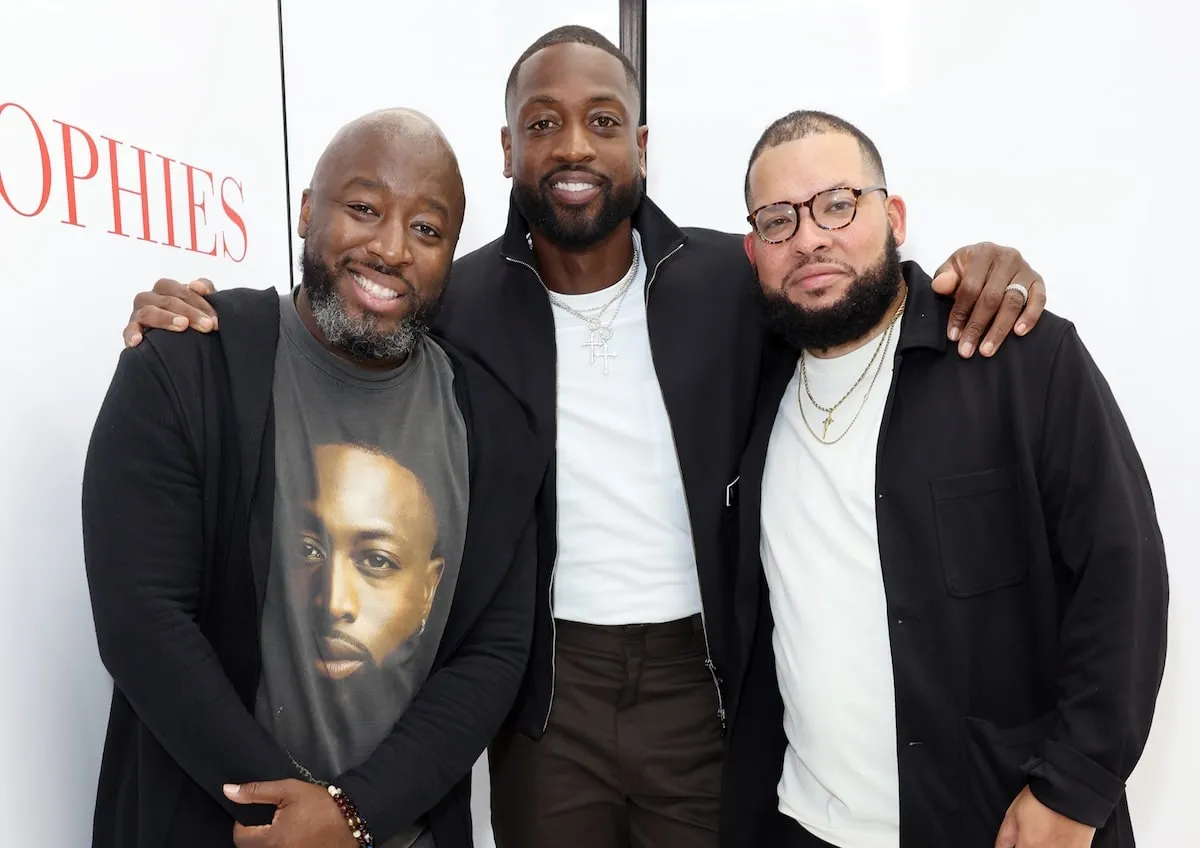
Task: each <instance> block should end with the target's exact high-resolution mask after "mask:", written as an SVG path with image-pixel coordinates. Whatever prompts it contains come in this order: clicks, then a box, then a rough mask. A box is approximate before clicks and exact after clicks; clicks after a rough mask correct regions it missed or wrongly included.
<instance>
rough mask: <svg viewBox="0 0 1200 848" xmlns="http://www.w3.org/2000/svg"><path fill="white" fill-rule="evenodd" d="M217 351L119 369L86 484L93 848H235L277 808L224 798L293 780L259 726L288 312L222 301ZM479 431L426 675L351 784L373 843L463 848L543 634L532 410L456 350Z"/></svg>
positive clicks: (160, 340) (180, 340)
mask: <svg viewBox="0 0 1200 848" xmlns="http://www.w3.org/2000/svg"><path fill="white" fill-rule="evenodd" d="M211 302H212V303H213V305H214V307H215V308H216V310H217V313H218V315H219V316H220V321H221V332H220V333H214V334H212V335H205V334H200V333H179V334H175V333H168V332H152V333H148V334H147V336H146V338H145V341H144V342H143V343H142V344H141V345H140V346H139V347H137V348H134V349H129V350H125V351H124V352H123V353H122V354H121V356H120V360H119V362H118V365H117V369H116V375H115V376H114V378H113V381H112V384H111V386H110V388H109V391H108V394H107V396H106V398H105V400H104V403H103V406H102V408H101V410H100V414H99V417H98V420H97V422H96V425H95V429H94V431H93V434H92V440H91V443H90V446H89V450H88V455H87V461H86V466H85V470H84V480H83V537H84V557H85V563H86V568H87V577H88V584H89V588H90V592H91V599H92V609H93V614H94V617H95V626H96V635H97V640H98V642H99V648H100V655H101V658H102V660H103V661H104V664H105V666H106V667H107V668H108V670H109V672H110V673H111V674H112V677H113V680H114V692H113V701H112V708H111V714H110V720H109V728H108V735H107V739H106V743H105V749H104V757H103V762H102V767H101V774H100V780H99V789H98V795H97V802H96V812H95V820H94V836H93V845H94V846H96V848H163V846H167V845H170V846H171V848H189V846H197V848H199V846H204V848H209V847H210V846H213V845H222V844H224V845H230V844H232V833H233V823H234V818H235V817H236V818H237V819H238V820H240V821H243V822H245V823H262V822H264V821H266V820H267V818H269V815H270V813H271V808H264V807H245V806H239V805H235V804H233V803H231V802H229V801H228V800H227V799H225V797H224V795H223V794H222V785H223V784H225V783H242V782H248V781H261V780H275V779H282V778H291V777H296V774H295V770H294V769H293V768H292V767H291V765H290V762H289V760H288V758H287V756H286V754H285V753H284V751H283V750H282V748H281V747H280V746H279V745H278V744H276V742H275V741H274V739H273V738H272V737H271V736H270V734H269V733H268V732H267V731H266V730H265V729H264V728H263V727H262V726H260V725H259V723H258V722H257V721H256V720H255V718H254V715H253V706H254V701H255V698H256V695H257V689H258V682H259V676H260V671H261V669H260V655H259V625H260V619H261V614H262V607H263V595H264V588H265V585H266V576H267V569H268V567H269V563H270V552H271V543H272V512H273V500H274V497H273V496H274V488H275V479H274V472H275V469H274V461H275V455H274V453H275V452H274V418H273V407H272V401H271V395H272V383H273V379H274V365H275V347H276V341H277V339H278V332H279V321H278V314H279V312H278V310H279V306H278V304H279V295H278V292H276V291H275V290H267V291H247V290H235V291H229V292H224V293H221V294H217V295H214V296H213V297H212V299H211ZM443 347H444V348H445V349H446V350H447V352H448V353H449V354H450V356H451V360H452V362H453V364H454V369H455V391H456V396H457V398H458V402H459V406H460V408H461V409H462V412H463V416H464V419H465V420H466V424H467V432H468V444H469V455H470V492H471V497H470V507H469V514H468V521H467V532H466V541H465V546H464V551H463V557H462V566H461V576H460V579H459V581H458V584H457V587H456V590H455V595H454V600H453V604H452V607H451V611H450V616H449V619H448V621H447V624H446V630H445V633H444V635H443V637H442V641H441V644H440V647H439V651H438V654H437V657H436V659H435V662H434V666H433V670H432V671H431V673H430V676H429V678H428V680H427V681H426V682H425V684H424V685H423V686H422V688H421V690H420V692H419V693H418V694H417V696H416V698H415V699H414V700H413V702H412V705H411V706H410V707H409V709H408V710H407V712H406V713H405V714H404V716H403V717H402V718H401V719H400V721H399V722H398V723H397V724H396V727H395V728H394V730H393V731H392V733H391V735H390V736H388V738H387V739H386V740H385V741H384V742H383V743H382V744H381V745H380V746H379V748H378V749H377V750H376V751H375V752H374V753H373V754H372V755H371V756H370V757H369V758H368V759H367V761H366V762H364V763H362V764H361V765H359V766H358V767H356V768H354V769H351V770H350V771H349V772H347V773H346V774H344V775H341V776H339V778H338V781H337V782H338V783H339V784H340V785H341V786H342V787H343V788H344V789H345V790H346V792H347V793H348V794H349V795H350V796H351V797H352V798H353V799H354V800H355V801H356V802H357V804H358V806H359V808H360V810H361V811H362V813H363V815H364V817H365V818H366V819H367V821H368V823H369V824H370V826H371V828H372V830H373V832H374V835H375V838H376V843H377V844H380V843H382V842H384V841H386V839H387V838H389V837H390V836H391V835H392V834H394V833H395V832H396V831H398V830H399V829H400V828H402V827H404V826H406V825H409V824H411V823H412V822H413V821H414V820H416V819H417V818H418V817H419V816H421V815H423V814H428V815H429V817H430V823H431V827H432V828H433V831H434V836H435V839H436V840H437V843H438V846H439V848H466V847H467V846H470V845H471V818H470V772H471V767H472V765H473V764H474V763H475V761H476V760H477V759H478V758H479V756H480V755H481V754H482V752H483V751H484V749H485V746H486V745H487V743H488V741H489V740H490V739H491V738H492V736H493V735H494V733H495V732H496V730H497V729H498V728H499V726H500V724H501V723H502V721H503V720H504V717H505V716H506V714H507V713H508V711H509V709H510V708H511V706H512V703H513V700H514V698H515V697H516V694H517V689H518V685H519V684H520V681H521V678H522V674H523V672H524V669H525V663H526V660H527V657H528V652H529V645H530V640H531V633H532V626H533V599H534V595H535V592H534V580H535V577H536V548H535V533H534V522H533V515H534V497H535V495H536V492H537V490H538V486H539V484H540V482H541V480H542V477H543V475H544V473H545V469H546V465H547V463H548V460H549V454H548V452H547V451H546V450H544V449H542V448H540V447H539V446H538V443H537V441H536V440H535V438H534V435H533V432H532V430H531V429H530V425H529V423H528V421H527V417H526V415H525V412H524V411H523V409H522V408H521V407H520V405H519V404H518V403H517V402H516V401H515V400H514V399H513V397H512V396H511V395H510V394H509V393H508V392H507V391H505V390H504V389H503V388H502V387H501V386H500V384H499V383H498V382H497V381H496V380H495V379H493V378H492V377H491V376H490V375H488V374H486V373H485V372H484V371H482V370H481V369H480V368H479V366H478V365H475V364H473V363H472V362H471V361H470V360H468V359H465V358H463V357H461V356H459V355H457V353H456V352H455V351H454V349H453V348H452V347H450V346H449V345H445V344H444V343H443Z"/></svg>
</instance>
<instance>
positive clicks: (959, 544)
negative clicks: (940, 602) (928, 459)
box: [929, 465, 1029, 598]
mask: <svg viewBox="0 0 1200 848" xmlns="http://www.w3.org/2000/svg"><path fill="white" fill-rule="evenodd" d="M929 485H930V488H931V490H932V493H933V502H934V503H933V505H934V513H935V519H936V524H937V534H938V547H939V553H940V555H941V560H942V569H943V572H944V575H945V581H946V590H947V591H948V592H949V593H950V594H951V595H952V596H954V597H958V598H968V597H972V596H974V595H981V594H984V593H985V592H992V591H995V590H996V589H1001V588H1003V587H1005V586H1012V585H1014V584H1017V583H1020V582H1022V581H1023V580H1024V579H1025V575H1026V574H1027V573H1028V570H1029V560H1028V557H1027V552H1026V545H1025V528H1024V524H1023V521H1022V519H1021V506H1020V494H1021V486H1020V475H1019V471H1018V469H1017V466H1015V465H1007V466H1002V467H999V468H989V469H987V470H985V471H977V472H973V473H971V474H959V475H956V476H953V477H941V478H938V479H935V480H931V481H930V483H929Z"/></svg>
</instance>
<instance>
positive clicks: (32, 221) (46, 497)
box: [0, 0, 288, 848]
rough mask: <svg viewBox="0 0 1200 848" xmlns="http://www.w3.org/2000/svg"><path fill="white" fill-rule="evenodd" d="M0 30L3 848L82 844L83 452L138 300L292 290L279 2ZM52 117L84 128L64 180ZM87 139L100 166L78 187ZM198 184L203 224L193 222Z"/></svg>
mask: <svg viewBox="0 0 1200 848" xmlns="http://www.w3.org/2000/svg"><path fill="white" fill-rule="evenodd" d="M0 33H2V40H3V47H2V48H0V107H3V106H4V104H16V105H15V106H14V105H10V106H7V107H5V108H4V109H3V111H2V112H0V180H2V181H3V186H4V194H5V195H6V196H7V198H8V199H7V200H5V198H4V197H3V196H0V281H2V282H3V286H4V314H5V316H6V321H5V328H4V332H3V333H2V334H0V363H2V364H0V398H3V400H2V401H0V403H2V407H0V538H3V539H4V540H5V551H6V553H5V555H4V558H3V561H2V564H0V570H2V573H3V576H4V590H3V591H2V592H0V628H2V629H0V668H3V669H4V674H5V682H4V684H3V692H4V695H3V698H2V702H3V703H2V705H0V716H2V720H0V845H3V846H6V848H7V846H18V845H56V846H62V847H63V848H83V846H85V845H89V844H91V843H90V835H91V817H92V808H93V802H94V799H95V785H96V775H97V772H98V768H99V762H100V750H101V746H102V744H103V740H104V730H105V722H106V719H107V715H108V699H109V695H110V692H111V688H110V683H109V679H108V676H107V674H106V673H105V671H104V668H103V666H101V665H100V661H99V657H98V655H97V652H96V647H95V635H94V631H93V630H92V620H91V613H90V605H89V603H88V597H87V587H86V581H85V578H84V572H83V557H82V549H81V542H80V518H79V485H80V477H81V473H82V467H83V458H84V452H85V450H86V447H87V440H88V437H89V435H90V433H91V429H92V423H93V421H94V420H95V415H96V411H97V409H98V408H99V405H100V401H101V398H102V397H103V395H104V392H105V391H106V390H107V388H108V383H109V380H110V379H111V377H112V372H113V368H114V367H115V365H116V357H117V354H118V353H119V352H120V350H121V337H120V328H121V327H122V326H123V325H124V323H125V320H126V318H127V317H128V315H129V306H130V301H131V299H132V296H133V293H134V292H135V291H136V290H138V289H142V288H146V287H147V286H149V285H150V284H151V283H153V281H154V280H155V279H157V278H158V277H160V276H168V275H176V276H182V277H183V278H185V279H187V278H188V277H190V276H200V275H207V276H210V277H214V278H218V279H220V280H222V282H224V284H225V285H226V286H233V285H252V286H257V287H264V286H270V285H272V284H277V285H279V284H281V285H283V286H286V284H287V282H286V281H287V269H288V255H287V234H286V230H285V229H284V224H285V217H286V212H285V204H284V197H285V193H284V181H283V128H282V109H281V107H280V80H279V41H278V23H277V15H276V11H275V4H274V3H246V2H244V0H209V2H205V3H204V4H195V3H184V2H181V0H167V2H164V1H163V0H103V2H95V3H91V2H82V0H75V1H74V2H71V0H37V2H36V3H32V2H23V0H0ZM22 110H24V111H22ZM26 112H27V113H28V115H29V116H32V119H33V121H35V122H36V125H37V127H38V129H39V130H40V131H41V133H42V137H43V138H44V141H45V144H46V154H47V157H46V159H47V162H48V166H49V175H50V176H49V179H50V182H49V195H48V197H47V202H46V205H45V207H44V208H43V209H42V211H41V213H40V214H38V215H36V216H33V217H24V216H22V215H19V214H17V212H15V211H14V209H13V206H15V207H16V209H17V210H20V212H22V213H25V214H27V215H29V214H32V213H33V212H34V211H36V210H37V209H38V207H39V206H40V205H41V197H42V191H43V186H44V183H43V174H44V173H45V172H44V169H43V158H42V153H41V150H40V147H39V141H38V135H37V132H36V131H35V129H34V126H33V123H31V121H30V117H28V116H27V115H26ZM56 121H61V122H63V123H65V124H69V125H71V126H72V127H75V128H77V129H72V130H70V131H69V134H70V141H71V149H72V153H73V161H74V163H75V165H74V169H75V174H76V175H77V176H79V177H80V178H81V179H79V180H78V181H76V182H74V183H68V181H67V179H66V165H65V158H64V145H63V128H62V126H60V124H58V123H56ZM105 137H107V138H110V139H113V140H114V144H115V143H116V142H119V144H115V147H116V151H117V154H116V162H117V174H118V179H119V184H120V186H121V187H123V188H128V189H131V190H140V182H141V177H140V173H139V161H138V160H139V156H142V157H144V160H145V164H146V167H145V170H146V191H145V196H146V199H147V207H148V208H147V212H148V217H149V224H150V233H149V237H150V238H151V239H153V240H154V241H155V242H157V243H150V242H147V241H141V240H139V239H140V238H141V237H144V236H145V235H146V234H145V233H144V232H143V222H142V201H141V199H140V198H139V197H137V196H134V195H132V194H128V193H121V194H120V197H121V201H120V203H121V207H120V208H121V219H122V220H121V224H122V226H121V229H122V230H123V231H124V232H125V233H128V234H129V235H128V237H122V236H120V235H115V234H112V233H110V232H108V231H109V230H113V229H116V227H114V218H113V200H112V196H113V195H112V165H111V154H110V142H109V141H107V140H106V138H105ZM88 139H91V141H92V142H93V143H94V144H95V146H96V172H95V175H94V176H93V177H92V178H91V179H82V178H83V177H85V176H86V175H87V174H88V173H89V172H90V171H91V167H90V166H91V155H90V153H91V151H90V147H89V144H88ZM135 147H136V148H140V149H142V150H145V151H147V153H145V154H139V153H138V152H137V150H135V149H134V148H135ZM164 158H165V159H168V160H171V161H169V162H167V167H168V168H169V169H170V170H169V175H170V180H169V182H170V185H171V187H172V191H171V195H172V196H171V206H172V210H173V211H172V218H173V220H172V224H173V229H174V239H173V240H174V243H175V244H177V245H179V247H170V246H168V244H167V242H168V241H169V240H170V239H169V233H168V225H167V213H166V209H167V205H168V204H167V201H166V189H165V182H164V179H163V166H164V165H163V159H164ZM189 165H190V166H191V170H190V171H189V170H188V168H187V167H186V166H189ZM209 175H211V178H210V176H209ZM189 178H190V180H191V183H192V186H193V196H192V200H193V201H194V203H195V204H197V205H200V204H203V207H204V210H203V212H201V211H199V210H197V211H195V212H194V213H190V212H189V199H188V189H187V186H188V181H189ZM210 179H211V182H210ZM71 185H73V186H74V216H72V214H71V201H70V198H69V194H68V192H69V188H70V186H71ZM222 191H224V194H223V195H222ZM222 197H223V198H224V201H225V202H226V203H227V204H228V206H229V208H230V210H232V212H233V215H231V214H230V213H229V212H227V211H226V210H225V208H224V207H223V204H222ZM10 204H11V205H10ZM234 215H236V216H237V218H239V219H240V220H241V226H239V224H238V223H237V221H235V219H234ZM72 217H74V220H75V221H76V222H77V223H78V226H73V225H71V224H64V223H61V222H62V221H64V220H67V221H70V220H71V219H72ZM193 217H194V218H195V221H196V226H195V233H196V241H195V247H196V248H197V250H198V251H205V252H206V251H209V250H210V249H211V250H215V252H216V256H209V255H205V253H200V252H192V251H191V250H190V248H191V247H192V245H193V242H192V218H193ZM243 226H244V228H245V231H246V234H247V235H248V238H244V237H243V231H242V229H241V227H243ZM226 252H228V255H226ZM234 259H240V260H241V261H240V262H235V261H233V260H234Z"/></svg>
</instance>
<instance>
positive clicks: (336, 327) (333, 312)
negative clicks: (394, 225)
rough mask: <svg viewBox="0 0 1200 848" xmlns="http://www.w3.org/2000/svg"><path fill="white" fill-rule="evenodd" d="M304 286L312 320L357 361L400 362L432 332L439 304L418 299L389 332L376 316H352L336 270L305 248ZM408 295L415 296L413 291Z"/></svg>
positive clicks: (302, 260) (347, 354)
mask: <svg viewBox="0 0 1200 848" xmlns="http://www.w3.org/2000/svg"><path fill="white" fill-rule="evenodd" d="M300 272H301V286H303V288H304V291H305V293H306V294H307V295H308V304H309V307H310V308H311V309H312V314H313V320H314V321H316V324H317V327H318V328H319V329H320V330H321V332H322V333H323V334H324V335H325V340H326V341H327V342H328V343H329V345H330V346H331V347H332V348H334V349H335V350H338V351H341V352H342V353H344V354H346V356H348V357H349V358H351V359H353V360H356V361H358V362H395V363H397V364H398V363H400V362H402V361H403V360H404V359H406V358H407V357H408V355H409V354H410V353H412V351H413V349H414V348H415V347H416V346H417V342H418V341H420V339H421V338H422V337H423V336H424V335H425V334H426V333H427V332H428V331H429V323H430V320H431V319H432V316H433V312H434V309H435V307H436V304H431V303H426V302H424V301H418V302H417V305H416V308H415V309H413V310H412V311H411V312H410V313H409V314H408V315H405V316H404V317H403V318H401V319H400V321H399V323H397V325H396V327H395V328H394V329H393V330H391V331H390V332H387V333H384V332H382V331H381V330H380V329H379V321H378V319H377V318H376V317H375V316H374V315H369V314H368V315H360V316H358V317H354V316H351V315H350V314H349V312H347V310H346V302H345V301H344V300H343V299H342V295H341V292H339V291H338V288H337V280H336V278H335V275H334V273H333V271H332V270H331V269H330V268H328V267H327V266H326V265H325V264H324V263H322V262H321V261H320V260H319V259H316V258H315V257H313V256H311V255H310V254H309V252H308V250H307V245H306V249H305V250H304V252H303V253H302V254H301V257H300ZM409 297H413V298H416V294H415V293H412V292H410V294H409Z"/></svg>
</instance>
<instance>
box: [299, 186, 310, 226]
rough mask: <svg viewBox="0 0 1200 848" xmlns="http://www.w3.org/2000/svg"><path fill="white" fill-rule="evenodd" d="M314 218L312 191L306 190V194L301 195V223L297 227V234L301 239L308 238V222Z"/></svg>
mask: <svg viewBox="0 0 1200 848" xmlns="http://www.w3.org/2000/svg"><path fill="white" fill-rule="evenodd" d="M310 218H312V189H310V188H306V189H305V190H304V193H303V194H302V195H300V221H299V222H298V223H297V225H296V232H297V234H298V235H299V236H300V238H306V237H307V236H308V222H309V219H310Z"/></svg>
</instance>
